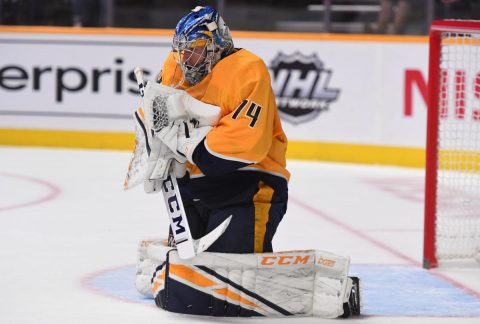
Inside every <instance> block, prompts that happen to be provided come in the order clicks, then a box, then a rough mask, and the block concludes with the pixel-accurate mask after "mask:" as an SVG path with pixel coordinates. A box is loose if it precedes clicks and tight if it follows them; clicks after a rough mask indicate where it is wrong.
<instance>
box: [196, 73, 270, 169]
mask: <svg viewBox="0 0 480 324" xmlns="http://www.w3.org/2000/svg"><path fill="white" fill-rule="evenodd" d="M260 68H261V70H260V71H261V72H262V73H255V74H254V75H253V77H250V78H248V77H246V79H249V80H248V81H247V82H245V83H244V84H243V86H239V87H238V92H239V94H238V96H237V98H238V99H237V100H236V101H237V102H236V103H232V104H231V105H230V106H231V107H230V108H229V109H228V110H226V109H225V107H222V110H223V111H224V115H223V117H222V118H221V119H220V120H219V122H218V124H217V125H216V126H215V127H214V128H213V129H212V130H211V131H210V132H209V133H208V134H207V136H206V139H205V140H204V141H203V143H201V144H202V145H199V146H198V147H197V149H196V150H195V152H194V155H193V160H194V162H195V164H196V165H197V166H198V167H199V168H200V170H201V171H202V172H203V173H204V174H207V175H213V174H216V175H220V174H225V173H227V172H230V171H233V170H236V169H239V168H241V167H244V166H248V165H250V164H255V163H258V162H260V161H262V160H263V159H264V158H265V156H266V155H267V153H268V152H269V149H270V146H271V145H272V137H273V121H274V110H275V109H276V104H275V97H274V94H273V91H272V89H271V86H270V76H269V74H268V71H267V69H266V67H264V66H261V67H260ZM225 110H226V111H225ZM197 150H198V152H197Z"/></svg>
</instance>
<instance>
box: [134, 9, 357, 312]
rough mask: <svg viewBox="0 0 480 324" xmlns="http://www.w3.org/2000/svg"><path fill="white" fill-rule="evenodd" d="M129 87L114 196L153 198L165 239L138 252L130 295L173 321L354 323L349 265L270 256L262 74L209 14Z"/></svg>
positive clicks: (273, 111)
mask: <svg viewBox="0 0 480 324" xmlns="http://www.w3.org/2000/svg"><path fill="white" fill-rule="evenodd" d="M136 76H137V81H138V83H139V86H140V90H141V91H140V92H141V94H142V95H143V104H142V106H143V108H139V109H138V110H137V111H136V112H135V114H134V120H135V123H136V124H135V125H136V129H135V131H136V132H135V134H136V135H135V136H136V144H135V149H134V152H133V154H132V159H131V161H130V166H129V170H128V173H127V177H126V180H125V188H132V187H134V186H135V185H136V184H138V183H142V182H143V184H144V189H145V191H146V192H147V193H152V192H162V194H163V196H164V199H165V204H166V206H167V214H168V215H169V217H170V222H171V223H170V224H171V226H170V234H169V239H168V240H163V241H162V240H158V241H157V240H145V241H142V242H140V244H139V248H138V260H137V261H138V262H137V274H136V280H135V285H136V287H137V290H138V291H139V292H140V293H142V294H144V295H146V296H151V297H153V298H154V299H155V303H156V305H157V306H158V307H160V308H162V309H164V310H167V311H170V312H176V313H183V314H196V315H210V316H267V317H273V316H318V317H323V318H336V317H344V318H345V317H350V316H352V315H360V311H361V306H360V305H361V303H360V301H361V296H360V280H359V279H358V278H357V277H349V276H348V270H349V264H350V259H349V257H345V256H340V255H335V254H333V253H330V252H325V251H320V250H304V251H286V252H273V248H272V239H273V236H274V234H275V231H276V229H277V226H278V224H279V223H280V221H281V220H282V218H283V215H284V214H285V212H286V210H287V200H288V180H289V178H290V174H289V172H288V171H287V170H286V168H285V166H286V161H285V152H286V148H287V138H286V136H285V134H284V132H283V129H282V125H281V122H280V118H279V115H278V111H277V106H276V103H275V96H274V94H273V91H272V88H271V81H270V75H269V72H268V69H267V67H266V65H265V64H264V62H263V61H262V60H261V59H260V58H259V57H258V56H256V55H255V54H253V53H251V52H249V51H248V50H246V49H242V48H235V47H234V45H233V41H232V38H231V35H230V31H229V29H228V27H227V26H226V25H225V22H224V21H223V19H222V18H221V17H220V16H219V14H218V13H217V11H216V10H215V9H213V8H212V7H209V6H207V7H196V8H195V9H193V10H192V11H191V12H190V13H188V14H187V15H186V16H185V17H183V18H182V19H181V20H180V21H179V23H178V24H177V26H176V29H175V35H174V38H173V46H172V51H171V52H170V54H169V56H168V58H167V59H166V61H165V62H164V65H163V69H162V72H160V74H159V75H158V77H157V78H156V82H147V83H146V84H145V83H144V82H143V76H142V71H141V70H140V69H136Z"/></svg>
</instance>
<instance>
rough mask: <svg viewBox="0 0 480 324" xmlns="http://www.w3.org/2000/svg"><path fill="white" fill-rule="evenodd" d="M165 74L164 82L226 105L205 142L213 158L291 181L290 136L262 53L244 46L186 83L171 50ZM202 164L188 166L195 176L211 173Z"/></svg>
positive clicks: (221, 106) (202, 98)
mask: <svg viewBox="0 0 480 324" xmlns="http://www.w3.org/2000/svg"><path fill="white" fill-rule="evenodd" d="M161 76H162V83H163V84H164V85H167V86H176V87H179V88H183V89H185V90H186V91H187V92H188V93H189V94H190V95H192V96H193V97H195V98H196V99H198V100H201V101H203V102H205V103H209V104H212V105H215V106H219V107H220V108H221V117H220V120H219V122H218V124H217V125H216V126H215V127H214V128H213V129H212V130H211V131H210V132H209V133H208V134H207V137H206V139H205V141H204V145H205V148H206V150H207V151H208V153H209V154H210V155H211V156H212V157H214V158H215V159H216V160H218V159H221V160H223V161H225V162H226V163H228V162H231V164H233V165H237V166H238V167H237V168H238V169H239V170H256V171H261V172H266V173H269V174H272V175H276V176H279V177H282V178H284V179H286V180H287V181H288V180H289V178H290V174H289V172H288V171H287V170H286V168H285V167H286V161H285V154H286V149H287V138H286V136H285V133H284V132H283V129H282V125H281V122H280V118H279V115H278V111H277V106H276V102H275V95H274V93H273V91H272V88H271V85H270V83H271V80H270V74H269V73H268V70H267V67H266V66H265V63H264V62H263V61H262V60H261V59H260V58H259V57H258V56H256V55H255V54H253V53H251V52H249V51H247V50H245V49H238V50H236V51H235V52H234V53H232V54H230V55H229V56H227V57H226V58H224V59H222V60H220V61H219V62H218V63H217V64H216V65H215V67H214V68H213V70H212V72H211V73H209V74H208V75H207V76H206V77H205V78H204V79H203V80H202V81H200V82H199V83H198V84H196V85H194V86H193V87H188V84H186V83H185V82H186V81H185V82H184V83H183V84H180V83H181V82H182V81H181V80H183V77H182V72H181V69H180V67H179V66H178V65H177V63H176V62H175V60H174V58H173V55H172V54H170V55H169V57H168V59H167V60H166V62H165V64H164V66H163V69H162V74H161ZM194 160H195V159H194ZM235 163H236V164H235ZM205 165H208V163H206V164H205ZM199 166H200V167H198V166H195V165H189V166H188V168H189V171H190V175H191V177H195V176H200V175H202V174H206V175H208V172H207V171H206V170H205V169H203V170H202V168H201V165H200V164H199Z"/></svg>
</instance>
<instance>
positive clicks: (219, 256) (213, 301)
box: [136, 241, 361, 318]
mask: <svg viewBox="0 0 480 324" xmlns="http://www.w3.org/2000/svg"><path fill="white" fill-rule="evenodd" d="M138 252H139V254H138V262H137V275H136V287H137V290H138V291H139V292H141V293H142V294H144V295H146V296H150V297H153V298H154V299H155V303H156V305H157V306H158V307H160V308H162V309H164V310H167V311H170V312H175V313H182V314H195V315H209V316H230V317H249V316H266V317H282V316H317V317H322V318H336V317H345V318H346V317H349V316H352V315H360V305H361V304H360V302H361V296H360V281H359V279H358V278H356V277H348V269H349V264H350V259H349V258H348V257H343V256H339V255H335V254H332V253H329V252H325V251H319V250H305V251H286V252H277V253H255V254H232V253H210V252H204V253H202V254H200V255H197V256H196V257H194V258H193V259H189V260H183V259H180V258H179V256H178V253H177V251H176V250H175V249H174V248H172V247H167V246H166V245H165V244H164V243H163V242H160V241H142V242H141V243H140V245H139V250H138Z"/></svg>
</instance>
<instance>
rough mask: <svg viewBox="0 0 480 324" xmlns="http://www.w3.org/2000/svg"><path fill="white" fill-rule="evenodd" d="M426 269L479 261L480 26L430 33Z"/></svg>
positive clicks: (447, 24)
mask: <svg viewBox="0 0 480 324" xmlns="http://www.w3.org/2000/svg"><path fill="white" fill-rule="evenodd" d="M424 234H425V235H424V267H426V268H432V267H436V266H437V265H438V263H439V262H442V261H446V260H461V262H464V261H466V260H473V259H474V258H476V257H477V258H478V257H479V256H480V21H457V20H446V21H435V22H433V24H432V26H431V29H430V62H429V98H428V126H427V164H426V188H425V233H424Z"/></svg>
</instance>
